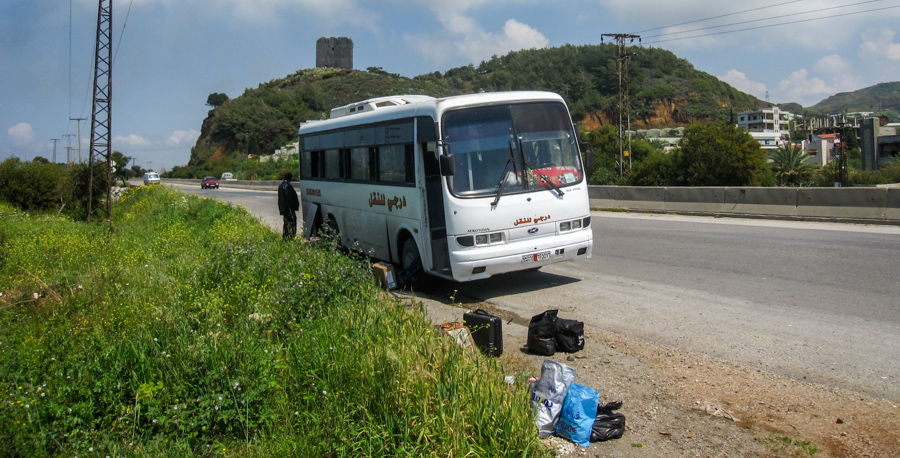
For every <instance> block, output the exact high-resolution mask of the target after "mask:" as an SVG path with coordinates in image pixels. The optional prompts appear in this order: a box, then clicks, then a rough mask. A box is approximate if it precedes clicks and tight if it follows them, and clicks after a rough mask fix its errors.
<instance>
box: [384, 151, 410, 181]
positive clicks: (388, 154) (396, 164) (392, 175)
mask: <svg viewBox="0 0 900 458" xmlns="http://www.w3.org/2000/svg"><path fill="white" fill-rule="evenodd" d="M406 146H407V145H387V146H382V147H379V148H378V172H379V174H378V180H379V181H384V182H388V183H405V182H406V180H407V174H406V156H407V148H406ZM410 155H411V154H410Z"/></svg>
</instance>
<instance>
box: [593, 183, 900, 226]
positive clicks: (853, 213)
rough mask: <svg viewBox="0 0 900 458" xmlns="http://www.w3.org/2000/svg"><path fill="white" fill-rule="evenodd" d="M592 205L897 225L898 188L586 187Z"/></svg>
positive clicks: (899, 194) (643, 209) (899, 214)
mask: <svg viewBox="0 0 900 458" xmlns="http://www.w3.org/2000/svg"><path fill="white" fill-rule="evenodd" d="M588 190H589V193H590V199H591V207H592V208H615V209H622V210H636V211H650V212H672V213H695V214H713V215H735V216H738V215H740V216H765V217H778V218H792V219H832V220H854V221H861V222H887V223H891V224H897V223H900V188H896V187H894V188H754V187H703V188H686V187H640V186H589V187H588Z"/></svg>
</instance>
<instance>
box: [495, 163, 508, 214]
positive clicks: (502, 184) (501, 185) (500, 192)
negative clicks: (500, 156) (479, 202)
mask: <svg viewBox="0 0 900 458" xmlns="http://www.w3.org/2000/svg"><path fill="white" fill-rule="evenodd" d="M511 163H512V158H509V159H507V160H506V165H504V166H503V172H501V173H500V183H498V184H497V186H498V187H499V189H497V196H496V197H494V201H493V202H491V207H494V206H496V205H497V202H500V196H501V195H503V188H505V187H506V171H507V170H508V169H509V164H511Z"/></svg>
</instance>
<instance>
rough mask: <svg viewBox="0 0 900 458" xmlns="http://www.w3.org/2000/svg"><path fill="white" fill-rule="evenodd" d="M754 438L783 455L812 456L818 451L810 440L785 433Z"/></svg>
mask: <svg viewBox="0 0 900 458" xmlns="http://www.w3.org/2000/svg"><path fill="white" fill-rule="evenodd" d="M756 440H757V441H758V442H759V443H761V444H763V445H765V446H766V447H768V448H769V449H771V450H772V451H774V452H777V453H778V454H780V455H783V456H813V455H816V454H818V453H819V452H820V450H819V448H818V447H816V445H815V444H813V443H812V442H810V441H806V440H802V439H796V438H793V437H790V436H787V435H773V436H769V437H765V438H757V439H756Z"/></svg>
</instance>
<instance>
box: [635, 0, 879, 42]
mask: <svg viewBox="0 0 900 458" xmlns="http://www.w3.org/2000/svg"><path fill="white" fill-rule="evenodd" d="M880 1H882V0H867V1H864V2H858V3H851V4H849V5H841V6H833V7H830V8H821V9H818V10H813V11H803V12H799V13H790V14H782V15H781V16H777V17H768V18H762V19H752V20H749V21H740V22H732V23H730V24H722V25H713V26H709V27H701V28H699V29H691V30H680V31H677V32H669V33H661V34H659V35H649V36H647V37H645V38H658V37H665V36H669V35H678V34H681V33H691V32H700V31H702V30H711V29H720V28H722V27H731V26H733V25H742V24H752V23H754V22H763V21H772V20H775V19H779V18H786V17H792V16H802V15H804V14H813V13H821V12H823V11H830V10H836V9H840V8H849V7H851V6H859V5H863V4H866V3H875V2H880ZM873 11H874V10H873ZM734 14H738V13H734ZM848 14H851V13H848ZM831 17H833V16H831ZM703 20H705V19H701V21H703ZM691 22H699V21H691ZM685 24H688V23H685ZM670 27H675V26H670ZM655 30H658V29H655Z"/></svg>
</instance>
